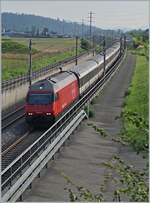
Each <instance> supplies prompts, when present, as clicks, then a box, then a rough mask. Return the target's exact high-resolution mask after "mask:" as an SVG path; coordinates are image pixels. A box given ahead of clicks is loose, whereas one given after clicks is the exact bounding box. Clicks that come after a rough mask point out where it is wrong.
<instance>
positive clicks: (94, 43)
mask: <svg viewBox="0 0 150 203" xmlns="http://www.w3.org/2000/svg"><path fill="white" fill-rule="evenodd" d="M94 46H95V43H94V36H93V56H94V51H95V50H94Z"/></svg>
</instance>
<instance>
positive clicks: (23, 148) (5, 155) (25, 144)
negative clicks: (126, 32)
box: [2, 59, 121, 189]
mask: <svg viewBox="0 0 150 203" xmlns="http://www.w3.org/2000/svg"><path fill="white" fill-rule="evenodd" d="M120 61H121V59H119V60H118V61H117V62H116V64H114V65H113V66H112V68H111V69H109V71H108V72H107V73H106V75H105V78H102V79H101V80H99V81H97V83H95V84H94V85H93V86H92V87H91V88H90V89H89V91H88V92H87V93H86V94H85V95H84V96H83V97H82V98H81V99H80V100H79V101H78V102H77V104H75V105H74V106H73V107H72V108H71V109H70V110H69V111H68V112H67V113H66V114H65V115H63V117H62V118H61V119H59V121H57V122H56V123H55V124H54V125H53V126H52V127H51V128H50V129H48V130H47V131H46V132H44V131H41V132H39V131H31V132H29V133H27V134H26V135H24V136H23V137H22V138H21V139H20V140H17V141H16V142H15V143H14V144H13V145H12V146H10V147H9V148H8V149H5V150H4V151H3V152H2V171H5V170H6V172H5V173H4V174H3V175H2V183H3V184H2V188H3V189H4V188H5V187H6V186H7V185H8V184H9V182H7V181H6V180H7V179H8V178H9V176H10V174H9V173H7V168H8V167H9V165H11V163H12V162H14V160H17V159H18V157H19V155H20V154H21V153H22V152H24V155H23V157H22V159H21V163H20V160H19V162H18V160H17V161H16V163H15V165H14V167H13V168H12V169H11V173H12V172H13V173H15V175H18V174H19V173H20V164H23V168H22V167H21V171H23V170H24V168H25V167H26V166H27V165H30V164H31V163H32V161H33V160H34V159H35V157H36V156H39V155H38V154H40V153H41V150H42V151H43V147H44V149H46V147H47V145H48V143H52V141H53V140H55V139H56V138H57V136H58V135H59V133H60V132H61V131H62V130H63V129H64V128H65V127H66V126H67V125H68V124H69V123H70V122H71V120H72V119H73V117H74V116H75V115H76V113H77V112H78V111H79V110H80V109H82V108H83V107H84V105H86V103H87V102H89V101H90V100H91V99H92V98H93V96H94V95H95V94H96V92H97V91H98V90H99V89H100V88H101V87H102V86H103V85H104V84H105V83H106V82H107V80H108V79H109V78H110V76H111V75H112V74H113V72H115V67H116V66H117V65H118V63H119V62H120ZM49 133H50V134H49ZM28 137H29V138H30V139H27V138H28ZM33 143H35V144H34V145H33ZM41 147H42V148H41ZM28 148H30V150H28ZM31 157H32V158H31ZM18 169H19V170H18ZM8 171H9V169H8ZM21 173H22V172H21Z"/></svg>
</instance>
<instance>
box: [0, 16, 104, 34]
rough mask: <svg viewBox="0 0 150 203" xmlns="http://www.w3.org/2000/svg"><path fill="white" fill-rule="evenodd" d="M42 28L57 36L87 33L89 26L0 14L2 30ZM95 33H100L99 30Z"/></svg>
mask: <svg viewBox="0 0 150 203" xmlns="http://www.w3.org/2000/svg"><path fill="white" fill-rule="evenodd" d="M44 28H48V32H57V33H58V34H68V35H75V34H79V35H81V33H82V31H83V32H84V34H85V33H88V31H89V26H87V25H84V26H83V27H82V25H81V24H78V23H75V22H67V21H65V20H60V19H59V18H57V19H52V18H47V17H42V16H35V15H27V14H17V13H2V30H5V31H10V30H13V31H16V32H42V30H43V29H44ZM94 29H95V31H98V32H101V31H102V30H101V29H99V28H94Z"/></svg>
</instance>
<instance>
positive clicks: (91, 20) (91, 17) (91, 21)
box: [89, 11, 95, 45]
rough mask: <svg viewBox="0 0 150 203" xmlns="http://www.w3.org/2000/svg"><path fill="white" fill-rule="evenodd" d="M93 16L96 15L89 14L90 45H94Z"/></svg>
mask: <svg viewBox="0 0 150 203" xmlns="http://www.w3.org/2000/svg"><path fill="white" fill-rule="evenodd" d="M93 14H95V13H93V12H92V11H90V13H89V18H90V20H89V22H90V44H91V45H92V23H93Z"/></svg>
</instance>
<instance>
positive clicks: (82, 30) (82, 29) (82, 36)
mask: <svg viewBox="0 0 150 203" xmlns="http://www.w3.org/2000/svg"><path fill="white" fill-rule="evenodd" d="M83 33H84V19H83V18H82V39H83Z"/></svg>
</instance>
